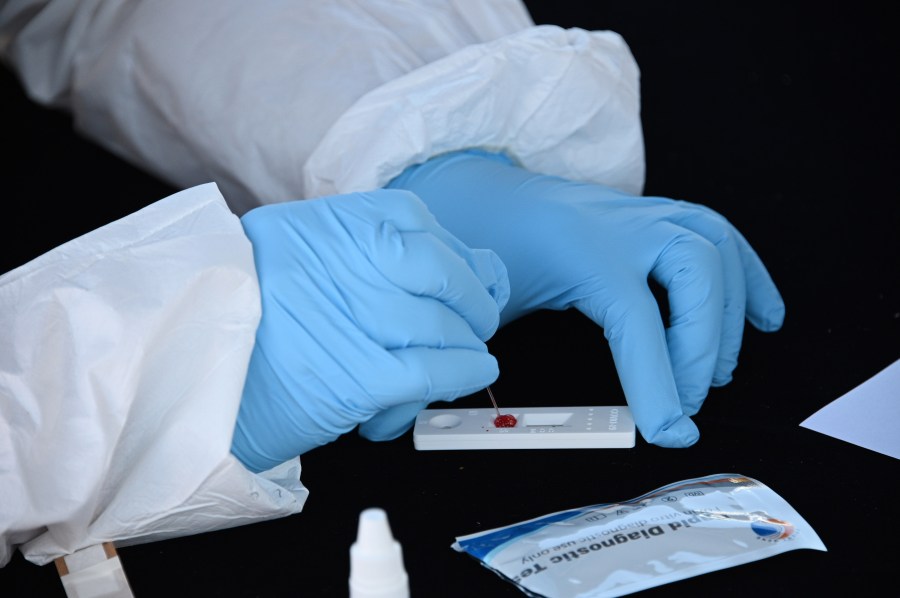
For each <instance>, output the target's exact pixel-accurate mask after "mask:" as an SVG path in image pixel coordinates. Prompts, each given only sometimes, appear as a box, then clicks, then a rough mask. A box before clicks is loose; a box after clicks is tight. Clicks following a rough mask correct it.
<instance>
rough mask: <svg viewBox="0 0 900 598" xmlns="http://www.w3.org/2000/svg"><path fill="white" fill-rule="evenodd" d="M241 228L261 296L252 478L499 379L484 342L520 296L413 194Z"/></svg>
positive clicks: (312, 203) (269, 213) (251, 406)
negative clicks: (374, 424)
mask: <svg viewBox="0 0 900 598" xmlns="http://www.w3.org/2000/svg"><path fill="white" fill-rule="evenodd" d="M241 223H242V224H243V226H244V231H245V232H246V234H247V236H248V237H249V239H250V241H251V243H252V244H253V256H254V261H255V264H256V269H257V274H258V277H259V283H260V290H261V297H262V318H261V321H260V325H259V328H258V330H257V334H256V344H255V345H254V348H253V352H252V355H251V359H250V365H249V370H248V372H247V378H246V382H245V385H244V392H243V397H242V399H241V406H240V410H239V413H238V418H237V423H236V425H235V431H234V438H233V441H232V453H233V454H234V455H235V456H236V457H237V458H238V459H239V460H240V461H241V462H242V463H243V464H244V465H245V466H246V467H247V468H248V469H250V470H252V471H256V472H259V471H264V470H266V469H270V468H271V467H274V466H276V465H278V464H280V463H282V462H284V461H286V460H288V459H291V458H293V457H296V456H297V455H300V454H302V453H304V452H306V451H308V450H310V449H312V448H314V447H316V446H320V445H323V444H326V443H328V442H331V441H333V440H335V439H336V438H337V437H338V436H340V435H341V434H344V433H346V432H349V431H350V430H352V429H353V428H354V427H355V426H357V425H358V424H361V423H364V422H367V421H368V420H370V419H371V418H373V416H375V415H376V414H383V413H385V412H387V413H390V412H391V411H397V410H399V411H401V412H403V413H404V414H408V413H412V414H413V417H414V414H415V410H416V409H418V408H421V407H422V406H424V405H426V404H427V403H429V402H431V401H438V400H447V401H449V400H453V399H455V398H458V397H460V396H465V395H468V394H471V393H473V392H475V391H477V390H480V389H482V388H484V387H485V386H487V385H488V384H490V383H491V382H493V381H494V380H495V379H496V378H497V375H498V366H497V362H496V360H495V358H494V357H493V356H492V355H490V354H489V353H488V351H487V347H486V345H485V343H484V341H486V340H487V339H488V338H490V337H491V335H493V334H494V332H495V331H496V330H497V327H498V325H499V321H500V320H499V318H500V310H501V309H502V308H503V306H504V305H505V303H506V301H507V299H508V297H509V282H508V280H507V275H506V269H505V267H504V266H503V264H502V262H500V260H499V258H498V257H497V256H496V255H495V254H494V253H493V252H491V251H487V250H472V249H469V248H468V247H466V246H465V245H464V244H463V243H462V242H460V241H459V240H458V239H457V238H456V237H454V236H452V235H451V234H450V233H448V232H447V231H446V230H444V229H443V228H441V227H440V226H439V225H438V224H437V222H436V220H435V219H434V217H433V216H432V215H431V213H430V212H429V211H428V208H427V207H426V206H425V204H424V203H423V202H422V201H421V200H420V199H419V198H418V197H416V196H415V195H414V194H413V193H410V192H407V191H398V190H380V191H373V192H370V193H353V194H349V195H339V196H332V197H326V198H319V199H310V200H303V201H295V202H287V203H281V204H274V205H268V206H264V207H261V208H256V209H254V210H251V211H250V212H248V213H247V214H245V215H244V216H243V218H242V219H241Z"/></svg>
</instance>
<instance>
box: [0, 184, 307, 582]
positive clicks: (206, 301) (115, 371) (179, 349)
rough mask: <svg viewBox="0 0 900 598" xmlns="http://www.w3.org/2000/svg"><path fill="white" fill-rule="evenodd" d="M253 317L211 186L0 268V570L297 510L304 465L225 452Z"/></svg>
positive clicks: (243, 267) (244, 246)
mask: <svg viewBox="0 0 900 598" xmlns="http://www.w3.org/2000/svg"><path fill="white" fill-rule="evenodd" d="M259 317H260V308H259V286H258V284H257V278H256V271H255V268H254V265H253V251H252V247H251V245H250V242H249V241H248V240H247V238H246V236H245V235H244V233H243V228H242V227H241V224H240V222H239V220H238V219H237V217H235V216H234V214H232V213H231V212H230V211H229V209H228V207H227V206H226V204H225V201H224V199H223V198H222V196H221V194H220V193H219V191H218V189H217V188H216V185H215V184H214V183H209V184H206V185H201V186H198V187H195V188H192V189H188V190H186V191H182V192H180V193H177V194H175V195H172V196H170V197H168V198H166V199H163V200H160V201H159V202H156V203H154V204H152V205H150V206H148V207H147V208H144V209H143V210H140V211H138V212H135V213H134V214H131V215H130V216H128V217H126V218H124V219H121V220H119V221H116V222H113V223H111V224H108V225H107V226H105V227H102V228H99V229H97V230H95V231H92V232H91V233H89V234H87V235H84V236H82V237H79V238H77V239H74V240H72V241H70V242H68V243H65V244H63V245H60V246H59V247H57V248H55V249H53V250H52V251H50V252H48V253H46V254H44V255H42V256H40V257H39V258H37V259H35V260H32V261H31V262H29V263H27V264H25V265H24V266H21V267H20V268H17V269H15V270H12V271H10V272H7V273H6V274H4V275H3V276H0V330H3V343H2V344H0V566H2V565H5V564H6V563H7V562H8V561H9V559H10V558H11V556H12V551H13V550H14V549H15V548H16V546H17V545H20V544H21V546H20V548H21V551H22V553H23V554H24V555H25V557H26V558H27V559H28V560H30V561H32V562H35V563H38V564H44V563H46V562H49V561H50V560H52V559H54V558H56V557H58V556H61V555H63V554H68V553H71V552H74V551H75V550H79V549H81V548H84V547H87V546H91V545H94V544H99V543H100V542H104V541H114V542H116V543H117V544H118V545H120V546H123V545H128V544H133V543H137V542H146V541H151V540H160V539H165V538H170V537H176V536H181V535H186V534H188V533H199V532H203V531H211V530H215V529H223V528H227V527H232V526H237V525H242V524H245V523H250V522H253V521H261V520H266V519H273V518H276V517H283V516H285V515H289V514H291V513H296V512H298V511H300V509H301V508H302V506H303V503H304V501H305V499H306V496H307V491H306V489H305V488H304V487H303V486H302V485H301V484H300V482H299V479H300V463H299V460H294V461H291V462H288V463H285V464H284V465H282V466H280V467H278V468H275V469H273V470H270V471H269V472H265V473H264V474H262V475H254V474H252V473H250V472H249V471H248V470H247V469H245V468H244V467H243V466H242V465H241V464H240V463H239V462H238V461H237V459H235V458H234V457H233V456H232V455H231V452H230V448H231V435H232V431H233V429H234V421H235V418H236V417H237V410H238V405H239V404H240V399H241V392H242V390H243V384H244V377H245V374H246V371H247V364H248V363H249V359H250V352H251V350H252V348H253V340H254V337H255V334H256V326H257V324H258V322H259Z"/></svg>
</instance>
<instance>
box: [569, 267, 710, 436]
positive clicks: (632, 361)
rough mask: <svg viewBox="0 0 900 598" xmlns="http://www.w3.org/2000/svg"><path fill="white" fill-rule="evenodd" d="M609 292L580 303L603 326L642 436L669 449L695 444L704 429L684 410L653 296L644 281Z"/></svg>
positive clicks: (592, 296) (618, 287) (615, 288)
mask: <svg viewBox="0 0 900 598" xmlns="http://www.w3.org/2000/svg"><path fill="white" fill-rule="evenodd" d="M605 293H608V296H607V295H606V294H605ZM605 293H595V294H593V295H591V296H589V297H587V298H585V299H582V300H580V301H578V302H577V304H576V306H577V307H578V309H579V310H581V311H582V313H584V314H585V315H587V316H588V317H589V318H591V319H592V320H593V321H594V322H596V323H597V324H598V325H599V326H601V327H602V328H603V331H604V334H605V336H606V339H607V340H608V341H609V346H610V350H611V352H612V356H613V361H614V362H615V364H616V371H617V372H618V374H619V380H620V382H621V384H622V389H623V391H624V393H625V398H626V400H627V402H628V406H629V409H630V410H631V413H632V416H633V417H634V421H635V425H636V426H637V428H638V430H639V431H640V433H641V436H643V438H644V440H646V441H647V442H649V443H651V444H656V445H659V446H664V447H673V448H680V447H687V446H690V445H692V444H694V443H695V442H697V440H698V438H699V437H700V433H699V431H698V430H697V426H696V425H694V423H693V422H692V421H691V420H690V418H689V417H687V416H686V415H685V414H684V412H683V411H682V407H681V401H680V400H679V398H678V389H677V387H676V385H675V378H674V376H673V373H672V365H671V363H670V361H669V351H668V347H667V342H666V334H665V330H664V328H663V324H662V319H661V318H660V314H659V306H658V305H657V304H656V300H655V298H654V297H653V294H652V293H651V292H650V289H649V288H648V287H647V286H646V283H645V282H644V281H634V282H632V283H627V284H619V285H611V286H610V287H609V288H608V290H607V291H606V292H605ZM613 298H614V299H613Z"/></svg>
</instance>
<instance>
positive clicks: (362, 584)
mask: <svg viewBox="0 0 900 598" xmlns="http://www.w3.org/2000/svg"><path fill="white" fill-rule="evenodd" d="M350 596H351V598H407V597H408V596H409V584H408V577H407V575H406V570H405V569H404V567H403V551H402V549H401V548H400V544H399V542H397V541H396V540H394V536H393V535H392V534H391V527H390V524H389V523H388V519H387V513H385V511H384V510H383V509H379V508H370V509H366V510H364V511H363V512H362V513H360V516H359V527H358V529H357V534H356V542H354V543H353V545H352V546H351V547H350Z"/></svg>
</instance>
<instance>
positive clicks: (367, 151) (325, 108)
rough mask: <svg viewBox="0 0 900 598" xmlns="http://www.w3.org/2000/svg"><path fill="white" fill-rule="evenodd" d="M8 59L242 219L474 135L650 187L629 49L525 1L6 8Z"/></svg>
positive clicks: (382, 175)
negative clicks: (531, 8)
mask: <svg viewBox="0 0 900 598" xmlns="http://www.w3.org/2000/svg"><path fill="white" fill-rule="evenodd" d="M0 52H2V56H3V57H4V58H5V60H6V61H7V62H8V63H9V64H11V65H12V66H13V68H15V69H16V70H17V72H19V73H20V77H21V79H22V81H23V83H24V84H25V86H26V89H27V90H28V91H29V93H30V94H31V97H33V98H34V99H36V100H37V101H40V102H43V103H46V104H49V105H54V106H59V107H65V108H68V109H70V110H71V111H72V113H73V115H74V119H75V125H76V127H77V128H78V129H79V130H80V131H82V132H83V133H84V134H85V135H87V136H89V137H91V138H93V139H94V140H96V141H97V142H98V143H100V144H102V145H103V146H105V147H106V148H108V149H109V150H111V151H112V152H114V153H116V154H118V155H120V156H122V157H124V158H125V159H127V160H129V161H131V162H132V163H135V164H137V165H139V166H141V167H142V168H144V169H146V170H148V171H150V172H153V173H155V174H156V175H158V176H159V177H161V178H163V179H164V180H166V181H167V182H169V183H171V184H173V185H175V186H176V187H179V188H185V187H189V186H193V185H197V184H201V183H205V182H208V181H215V182H216V183H218V185H219V187H220V189H221V190H222V193H223V195H224V196H225V198H226V200H227V201H228V203H229V205H230V206H231V207H232V209H233V210H234V211H235V212H236V213H238V214H242V213H243V212H245V211H246V210H248V209H250V208H252V207H255V206H257V205H259V204H261V203H270V202H276V201H284V200H291V199H300V198H306V197H315V196H320V195H328V194H332V193H344V192H353V191H365V190H369V189H372V188H376V187H380V186H382V185H384V184H385V183H386V182H387V181H388V180H390V178H392V177H393V176H396V175H397V174H399V173H400V172H401V171H402V170H403V168H405V167H406V166H408V165H410V164H413V163H415V162H418V161H422V160H424V159H427V158H428V157H430V156H431V155H435V154H438V153H442V152H445V151H450V150H455V149H462V148H465V147H473V146H475V147H483V148H486V149H503V150H506V151H507V152H508V153H510V154H511V155H513V156H514V157H516V158H517V159H518V160H519V161H520V162H521V163H522V164H523V165H524V166H526V167H528V168H531V169H534V170H537V171H541V172H544V173H547V174H557V175H561V176H566V177H568V178H572V179H575V180H589V181H597V182H603V183H605V184H607V185H611V186H614V187H619V188H621V189H623V190H625V191H628V192H631V193H638V192H640V190H641V188H642V186H643V180H644V153H643V137H642V132H641V123H640V115H639V87H638V79H639V73H638V68H637V65H636V63H635V62H634V59H633V57H632V56H631V53H630V51H629V49H628V47H627V46H626V44H625V43H624V41H623V40H622V39H621V37H620V36H619V35H617V34H615V33H613V32H588V31H584V30H581V29H569V30H566V29H561V28H559V27H555V26H547V25H545V26H538V27H536V26H534V24H533V22H532V21H531V19H530V17H529V15H528V13H527V11H526V9H525V7H524V6H523V5H522V4H521V2H520V1H519V0H450V1H448V0H417V1H407V2H402V3H399V4H398V3H397V2H396V1H395V0H366V2H360V1H359V0H305V1H304V0H267V1H265V2H246V1H244V0H192V1H191V2H183V1H181V0H154V1H140V2H139V1H136V0H52V1H49V2H48V1H47V0H9V2H7V4H6V5H5V6H4V8H3V9H2V10H0Z"/></svg>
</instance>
